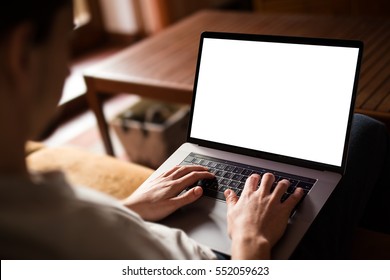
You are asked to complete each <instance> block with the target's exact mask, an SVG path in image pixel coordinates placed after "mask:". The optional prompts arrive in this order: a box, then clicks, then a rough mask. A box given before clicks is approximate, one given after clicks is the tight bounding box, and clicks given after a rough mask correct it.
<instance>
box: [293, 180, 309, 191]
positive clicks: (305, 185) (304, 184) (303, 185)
mask: <svg viewBox="0 0 390 280" xmlns="http://www.w3.org/2000/svg"><path fill="white" fill-rule="evenodd" d="M312 187H313V184H312V183H308V182H303V181H300V182H299V183H298V185H297V188H302V189H304V190H307V191H309V190H310V189H311V188H312Z"/></svg>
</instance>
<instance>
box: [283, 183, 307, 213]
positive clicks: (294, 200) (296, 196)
mask: <svg viewBox="0 0 390 280" xmlns="http://www.w3.org/2000/svg"><path fill="white" fill-rule="evenodd" d="M304 195H305V192H304V191H303V189H301V188H296V189H295V190H294V192H293V193H292V194H291V195H290V196H289V197H288V198H287V199H286V200H285V201H284V202H283V204H285V205H286V206H287V207H288V208H289V211H290V212H291V211H292V210H293V209H294V207H295V206H297V204H298V203H299V201H301V199H302V198H303V196H304Z"/></svg>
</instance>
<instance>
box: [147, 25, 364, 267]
mask: <svg viewBox="0 0 390 280" xmlns="http://www.w3.org/2000/svg"><path fill="white" fill-rule="evenodd" d="M362 50H363V44H362V42H359V41H351V40H335V39H320V38H300V37H285V36H265V35H249V34H233V33H219V32H204V33H202V34H201V37H200V45H199V54H198V61H197V66H196V76H195V82H194V89H193V101H192V107H191V113H190V123H189V128H188V135H187V142H186V143H184V144H183V145H182V146H181V147H180V148H178V149H177V150H176V151H175V152H174V153H173V154H172V155H171V156H170V157H169V158H168V159H167V160H166V161H165V162H164V163H163V164H162V165H161V167H159V168H158V169H157V170H156V171H155V172H154V173H153V175H152V176H151V178H150V179H152V178H154V177H156V176H158V175H160V174H161V173H163V172H165V171H167V170H168V169H170V168H172V167H173V166H176V165H188V164H200V165H204V166H207V167H208V168H209V170H210V172H213V173H214V174H216V180H215V181H213V182H211V183H210V182H206V183H205V184H204V185H202V186H203V190H204V195H203V196H202V198H201V199H199V200H198V201H196V202H195V203H193V204H191V205H188V206H186V207H183V208H182V209H179V210H178V211H176V212H175V213H174V214H172V215H170V216H169V217H168V218H166V219H164V220H163V221H162V223H163V224H165V225H168V226H170V227H175V228H180V229H183V230H184V231H185V232H186V233H187V234H188V235H189V236H190V237H192V238H193V239H195V240H197V241H198V242H199V243H201V244H204V245H207V246H209V247H210V248H211V249H213V250H216V251H218V252H221V253H224V254H228V255H229V254H230V249H231V240H230V238H229V237H228V233H227V221H226V210H227V206H226V202H225V198H224V196H223V191H224V190H226V188H230V189H233V190H234V191H235V192H236V193H237V194H238V195H240V194H241V191H242V188H243V186H244V182H245V180H246V178H247V177H248V176H249V175H250V174H252V173H259V174H264V173H265V172H272V173H274V175H275V177H276V180H281V179H283V178H287V179H288V180H290V182H291V185H292V186H291V188H293V187H298V186H299V187H302V188H303V189H304V190H305V193H306V196H305V198H304V199H303V200H302V202H301V203H300V205H299V207H298V208H297V209H296V211H295V212H294V213H293V215H292V216H291V217H290V219H289V222H288V226H287V230H286V232H285V234H284V236H283V237H282V239H281V240H280V241H279V242H278V243H277V245H276V246H275V247H274V249H273V250H272V258H273V259H287V258H289V257H290V256H291V254H292V253H293V251H294V249H295V247H296V246H297V245H298V243H299V241H300V240H301V239H302V237H303V236H304V234H305V232H306V231H307V229H308V228H309V227H310V224H311V223H312V222H313V220H314V219H315V217H316V215H317V214H318V213H319V211H320V210H321V208H322V207H323V205H324V204H325V202H326V200H327V199H328V197H329V196H330V194H331V193H332V191H333V190H334V189H335V187H336V185H337V184H338V182H339V181H340V179H341V178H342V175H343V173H344V170H345V165H346V158H347V152H348V141H349V134H350V128H351V121H352V116H353V109H354V102H355V96H356V91H357V82H358V76H359V70H360V64H361V58H362ZM150 179H148V180H150ZM199 183H200V184H203V183H204V182H199ZM287 196H288V192H287V193H286V197H287Z"/></svg>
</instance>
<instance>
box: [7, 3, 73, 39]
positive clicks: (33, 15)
mask: <svg viewBox="0 0 390 280" xmlns="http://www.w3.org/2000/svg"><path fill="white" fill-rule="evenodd" d="M71 3H72V1H71V0H36V1H32V0H28V1H25V0H23V1H21V0H11V1H8V2H7V5H4V6H3V7H2V8H1V9H0V39H2V38H4V36H6V35H7V34H8V33H9V32H10V31H11V30H12V29H13V28H15V27H16V26H18V25H19V24H21V23H24V22H31V23H32V24H33V26H34V29H35V33H34V37H33V42H34V43H36V44H39V43H42V42H44V41H45V40H46V39H47V37H48V35H49V33H50V28H51V26H52V22H53V20H54V16H55V14H56V13H57V12H58V11H59V10H60V8H62V7H63V6H65V5H66V4H67V5H71Z"/></svg>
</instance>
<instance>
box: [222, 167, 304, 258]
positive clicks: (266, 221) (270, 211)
mask: <svg viewBox="0 0 390 280" xmlns="http://www.w3.org/2000/svg"><path fill="white" fill-rule="evenodd" d="M259 181H260V175H258V174H253V175H251V176H250V177H249V178H248V180H247V181H246V183H245V187H244V190H243V192H242V194H241V196H240V198H238V197H237V195H236V194H235V192H233V191H231V190H226V191H225V198H226V203H227V206H228V211H227V221H228V232H229V236H230V238H231V239H232V259H270V257H271V249H272V247H273V246H274V245H275V244H276V242H277V241H278V240H279V239H280V238H281V237H282V235H283V233H284V231H285V230H286V227H287V223H288V219H289V217H290V214H291V212H292V211H293V209H294V207H295V206H296V205H297V204H298V202H299V201H300V199H301V198H302V197H303V195H304V192H303V190H302V189H300V188H298V189H296V190H295V192H294V193H293V194H291V195H290V196H289V197H288V198H287V199H286V200H285V201H284V202H281V198H282V196H283V194H284V193H285V192H286V190H287V188H288V187H289V185H290V183H289V182H288V181H287V180H282V181H280V182H279V183H278V184H277V186H276V188H275V189H274V190H273V191H272V192H271V187H272V184H273V183H274V181H275V177H274V176H273V174H271V173H266V174H264V175H263V178H262V180H261V183H260V186H259V187H258V184H259Z"/></svg>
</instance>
